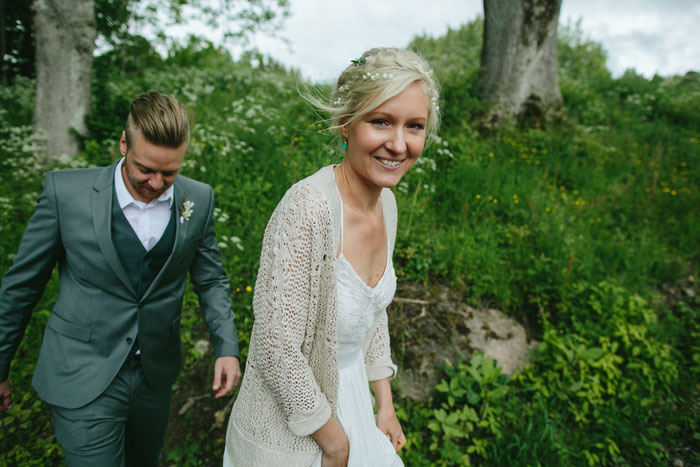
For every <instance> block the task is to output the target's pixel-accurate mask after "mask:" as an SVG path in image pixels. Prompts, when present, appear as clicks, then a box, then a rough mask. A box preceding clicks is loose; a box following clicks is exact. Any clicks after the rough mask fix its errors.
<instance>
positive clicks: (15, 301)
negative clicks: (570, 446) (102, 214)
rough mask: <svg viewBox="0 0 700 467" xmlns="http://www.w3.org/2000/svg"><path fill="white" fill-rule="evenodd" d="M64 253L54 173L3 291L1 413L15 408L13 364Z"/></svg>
mask: <svg viewBox="0 0 700 467" xmlns="http://www.w3.org/2000/svg"><path fill="white" fill-rule="evenodd" d="M62 251H63V250H62V246H61V236H60V230H59V225H58V209H57V206H56V192H55V187H54V180H53V174H52V173H48V174H47V175H46V177H45V180H44V192H43V193H42V194H41V196H39V199H38V201H37V205H36V209H35V211H34V214H33V215H32V218H31V219H30V220H29V224H28V225H27V228H26V230H25V231H24V236H23V237H22V241H21V243H20V246H19V249H18V250H17V255H16V256H15V260H14V262H13V264H12V266H10V269H8V271H7V273H6V274H5V277H4V278H3V281H2V288H0V392H2V394H0V397H1V398H2V400H0V410H3V409H5V408H9V405H11V402H10V399H9V397H10V385H9V382H8V377H9V373H10V362H11V361H12V357H13V356H14V354H15V352H16V351H17V347H19V343H20V341H21V340H22V336H23V335H24V330H25V329H26V327H27V324H28V323H29V319H30V317H31V312H32V310H33V309H34V306H35V305H36V303H37V302H38V301H39V298H41V294H42V293H43V291H44V287H45V286H46V283H47V282H48V280H49V279H50V278H51V272H52V271H53V268H54V266H55V265H56V262H57V261H58V258H59V257H60V255H61V252H62Z"/></svg>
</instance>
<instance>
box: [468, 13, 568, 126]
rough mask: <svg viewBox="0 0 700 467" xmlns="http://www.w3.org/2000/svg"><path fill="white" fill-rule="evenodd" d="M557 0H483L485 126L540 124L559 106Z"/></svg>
mask: <svg viewBox="0 0 700 467" xmlns="http://www.w3.org/2000/svg"><path fill="white" fill-rule="evenodd" d="M561 2H562V0H484V46H483V49H482V52H481V66H482V70H481V73H480V75H479V86H480V90H481V95H482V98H483V99H484V100H485V101H486V102H487V109H488V110H487V112H486V115H485V119H484V125H485V126H487V127H493V126H496V125H499V124H500V123H502V122H504V121H506V120H515V121H517V123H518V124H520V125H522V126H530V127H542V126H544V124H545V123H546V122H547V121H549V120H551V119H553V118H554V117H555V116H556V115H557V114H558V111H559V110H560V109H561V107H562V99H561V93H560V91H559V82H558V80H557V25H558V22H559V10H560V8H561Z"/></svg>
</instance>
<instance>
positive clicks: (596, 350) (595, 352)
mask: <svg viewBox="0 0 700 467" xmlns="http://www.w3.org/2000/svg"><path fill="white" fill-rule="evenodd" d="M604 353H605V351H604V350H603V349H601V348H600V347H591V348H589V349H585V350H584V351H583V352H581V358H583V359H584V360H586V361H589V362H593V361H595V360H598V359H599V358H600V357H601V356H602V355H603V354H604Z"/></svg>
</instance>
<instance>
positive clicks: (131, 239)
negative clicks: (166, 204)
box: [112, 193, 175, 298]
mask: <svg viewBox="0 0 700 467" xmlns="http://www.w3.org/2000/svg"><path fill="white" fill-rule="evenodd" d="M112 242H114V247H115V248H116V250H117V254H118V255H119V260H120V261H121V263H122V266H124V269H125V270H126V273H127V274H128V275H129V279H131V283H132V284H133V286H134V289H136V291H137V293H138V296H139V298H140V297H143V294H145V293H146V291H147V290H148V287H149V286H150V285H151V283H152V282H153V280H154V279H155V278H156V276H157V275H158V273H159V272H160V270H161V268H162V267H163V265H164V264H165V261H166V260H167V259H168V256H170V252H171V251H172V250H173V243H174V242H175V208H174V207H173V209H172V214H171V215H170V221H169V222H168V226H167V227H166V228H165V231H164V232H163V236H162V237H160V240H159V241H158V243H156V245H155V246H154V247H153V248H151V249H150V250H149V251H146V249H145V248H144V247H143V245H142V244H141V241H140V240H139V237H138V236H137V235H136V233H135V232H134V229H132V228H131V225H130V224H129V221H128V220H126V217H125V216H124V213H123V212H122V210H121V208H120V207H119V202H118V201H117V194H116V193H113V194H112Z"/></svg>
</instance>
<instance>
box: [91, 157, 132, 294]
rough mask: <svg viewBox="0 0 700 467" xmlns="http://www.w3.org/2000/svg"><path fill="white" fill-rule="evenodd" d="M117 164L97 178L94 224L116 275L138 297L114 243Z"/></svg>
mask: <svg viewBox="0 0 700 467" xmlns="http://www.w3.org/2000/svg"><path fill="white" fill-rule="evenodd" d="M115 166H116V163H115V164H112V165H110V166H109V167H105V168H104V169H103V170H102V171H101V172H100V173H99V175H98V176H97V178H96V180H95V184H94V185H93V191H92V193H91V195H92V196H91V206H92V223H93V226H94V228H95V236H96V237H97V243H98V245H99V246H100V250H101V251H102V254H103V255H104V257H105V259H106V260H107V264H108V265H109V267H110V268H112V271H114V274H116V276H117V277H118V278H119V280H121V281H122V282H123V283H124V286H125V287H126V288H127V289H128V290H129V291H130V292H131V293H132V294H133V295H134V296H136V295H137V293H136V290H134V286H133V285H132V283H131V281H130V280H129V276H128V275H127V274H126V270H125V269H124V266H122V263H121V261H120V260H119V255H118V254H117V250H116V249H115V248H114V243H113V242H112V196H113V193H114V168H115Z"/></svg>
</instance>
